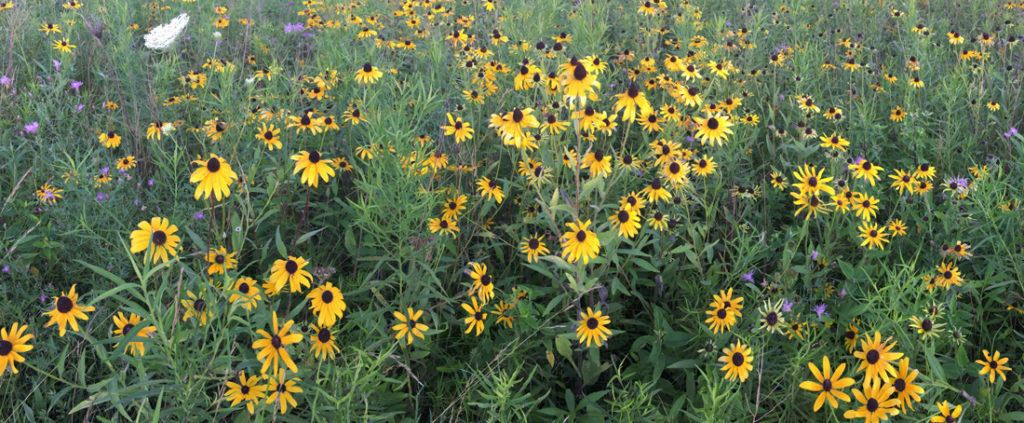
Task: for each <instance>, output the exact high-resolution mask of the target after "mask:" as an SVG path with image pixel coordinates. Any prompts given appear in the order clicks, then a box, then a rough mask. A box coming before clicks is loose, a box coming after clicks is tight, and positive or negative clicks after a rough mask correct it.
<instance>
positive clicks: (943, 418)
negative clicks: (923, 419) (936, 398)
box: [929, 401, 964, 423]
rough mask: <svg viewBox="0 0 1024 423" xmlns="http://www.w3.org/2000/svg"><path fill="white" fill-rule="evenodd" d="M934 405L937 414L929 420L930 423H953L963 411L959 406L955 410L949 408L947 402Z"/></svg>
mask: <svg viewBox="0 0 1024 423" xmlns="http://www.w3.org/2000/svg"><path fill="white" fill-rule="evenodd" d="M935 405H936V406H937V407H938V409H939V413H938V414H936V415H934V416H932V418H931V420H929V421H930V422H932V423H954V422H956V421H957V419H959V418H960V414H961V413H963V411H964V407H963V406H962V405H959V404H958V405H957V406H956V407H955V408H950V407H949V401H943V402H936V403H935Z"/></svg>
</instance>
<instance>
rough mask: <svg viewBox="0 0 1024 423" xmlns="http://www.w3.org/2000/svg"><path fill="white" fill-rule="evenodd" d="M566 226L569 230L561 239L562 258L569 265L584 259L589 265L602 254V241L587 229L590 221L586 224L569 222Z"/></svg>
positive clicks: (584, 262) (577, 221) (578, 221)
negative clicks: (591, 260)
mask: <svg viewBox="0 0 1024 423" xmlns="http://www.w3.org/2000/svg"><path fill="white" fill-rule="evenodd" d="M565 226H566V227H568V228H569V230H568V231H566V232H565V233H564V234H562V237H561V238H559V241H560V243H561V244H562V258H564V259H565V260H566V261H568V262H569V263H576V262H577V261H579V260H580V259H581V258H582V259H583V264H587V263H589V262H590V259H592V258H595V257H597V255H598V254H600V252H601V241H599V240H598V239H597V234H595V233H594V232H593V231H590V230H588V229H587V227H589V226H590V219H587V221H586V222H583V221H580V220H576V221H575V222H568V223H566V224H565Z"/></svg>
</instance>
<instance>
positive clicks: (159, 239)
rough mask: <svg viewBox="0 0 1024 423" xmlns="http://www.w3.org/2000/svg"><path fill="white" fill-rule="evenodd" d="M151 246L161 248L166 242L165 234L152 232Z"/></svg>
mask: <svg viewBox="0 0 1024 423" xmlns="http://www.w3.org/2000/svg"><path fill="white" fill-rule="evenodd" d="M152 241H153V245H156V246H158V247H159V246H161V245H164V244H165V243H166V242H167V234H166V233H165V232H164V231H153V238H152Z"/></svg>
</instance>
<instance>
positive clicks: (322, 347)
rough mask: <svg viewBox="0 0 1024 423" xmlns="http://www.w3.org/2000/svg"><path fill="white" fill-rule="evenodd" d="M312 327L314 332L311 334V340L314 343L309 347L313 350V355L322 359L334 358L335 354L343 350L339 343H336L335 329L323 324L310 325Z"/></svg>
mask: <svg viewBox="0 0 1024 423" xmlns="http://www.w3.org/2000/svg"><path fill="white" fill-rule="evenodd" d="M310 329H312V332H313V333H312V334H310V335H309V342H311V343H312V345H310V346H309V348H310V350H311V351H313V355H314V356H316V358H317V359H319V360H321V361H322V360H327V359H331V360H333V359H334V357H335V355H337V354H338V352H339V351H341V349H339V348H338V344H335V343H334V339H335V337H334V331H332V330H331V328H330V327H329V326H321V325H313V326H310Z"/></svg>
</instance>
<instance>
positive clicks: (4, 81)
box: [0, 75, 11, 87]
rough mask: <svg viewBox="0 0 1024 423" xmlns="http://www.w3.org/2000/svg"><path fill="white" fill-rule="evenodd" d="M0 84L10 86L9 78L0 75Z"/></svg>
mask: <svg viewBox="0 0 1024 423" xmlns="http://www.w3.org/2000/svg"><path fill="white" fill-rule="evenodd" d="M0 85H3V86H5V87H10V86H11V78H8V77H7V75H3V76H0Z"/></svg>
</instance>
